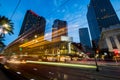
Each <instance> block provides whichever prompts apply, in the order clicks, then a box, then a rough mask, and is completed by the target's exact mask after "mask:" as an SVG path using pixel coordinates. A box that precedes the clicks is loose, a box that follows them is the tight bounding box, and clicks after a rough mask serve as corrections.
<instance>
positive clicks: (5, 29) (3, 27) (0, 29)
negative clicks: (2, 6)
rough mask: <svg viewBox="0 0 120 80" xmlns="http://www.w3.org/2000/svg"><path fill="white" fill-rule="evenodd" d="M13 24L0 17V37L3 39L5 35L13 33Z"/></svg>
mask: <svg viewBox="0 0 120 80" xmlns="http://www.w3.org/2000/svg"><path fill="white" fill-rule="evenodd" d="M13 29H14V28H13V23H12V22H11V20H9V19H8V18H7V17H5V16H0V37H3V38H4V37H5V34H6V33H8V34H9V35H11V34H14V33H13Z"/></svg>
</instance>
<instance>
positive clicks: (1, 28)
mask: <svg viewBox="0 0 120 80" xmlns="http://www.w3.org/2000/svg"><path fill="white" fill-rule="evenodd" d="M8 27H9V25H8V24H4V25H0V37H4V35H5V34H7V33H8V31H7V29H8Z"/></svg>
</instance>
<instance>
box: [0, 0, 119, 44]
mask: <svg viewBox="0 0 120 80" xmlns="http://www.w3.org/2000/svg"><path fill="white" fill-rule="evenodd" d="M18 1H19V0H0V15H1V16H6V17H8V18H10V17H11V15H12V13H13V11H14V9H15V7H16V5H17V3H18ZM110 1H111V3H112V5H113V7H114V9H115V10H116V13H117V15H118V17H119V19H120V6H119V4H120V0H110ZM88 4H89V0H21V2H20V5H19V7H18V8H17V10H16V12H15V14H14V16H13V17H12V19H11V20H12V22H13V23H14V35H11V36H10V35H6V38H5V41H4V42H5V44H6V45H8V44H9V43H11V42H12V41H14V40H15V39H16V38H17V37H18V34H19V31H20V28H21V25H22V22H23V19H24V15H25V13H26V11H27V10H28V9H31V10H33V11H34V12H35V13H37V14H38V15H40V16H43V17H45V18H46V21H47V24H46V34H47V33H48V32H50V31H51V26H52V24H53V21H54V20H55V19H61V20H65V21H67V22H68V32H69V36H70V37H73V40H74V41H75V42H79V33H78V29H79V28H82V27H88V24H87V19H86V13H87V5H88Z"/></svg>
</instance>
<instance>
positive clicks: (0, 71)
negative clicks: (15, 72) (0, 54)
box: [0, 67, 11, 80]
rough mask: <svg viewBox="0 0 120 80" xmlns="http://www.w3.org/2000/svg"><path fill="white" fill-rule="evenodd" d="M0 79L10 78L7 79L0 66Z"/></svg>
mask: <svg viewBox="0 0 120 80" xmlns="http://www.w3.org/2000/svg"><path fill="white" fill-rule="evenodd" d="M0 80H11V79H9V78H8V77H7V76H6V75H5V73H4V72H3V71H2V70H1V67H0Z"/></svg>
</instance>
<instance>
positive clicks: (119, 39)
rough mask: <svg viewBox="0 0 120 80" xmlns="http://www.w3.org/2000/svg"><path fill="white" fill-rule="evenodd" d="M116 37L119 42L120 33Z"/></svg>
mask: <svg viewBox="0 0 120 80" xmlns="http://www.w3.org/2000/svg"><path fill="white" fill-rule="evenodd" d="M117 39H118V41H119V43H120V34H119V35H117Z"/></svg>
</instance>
